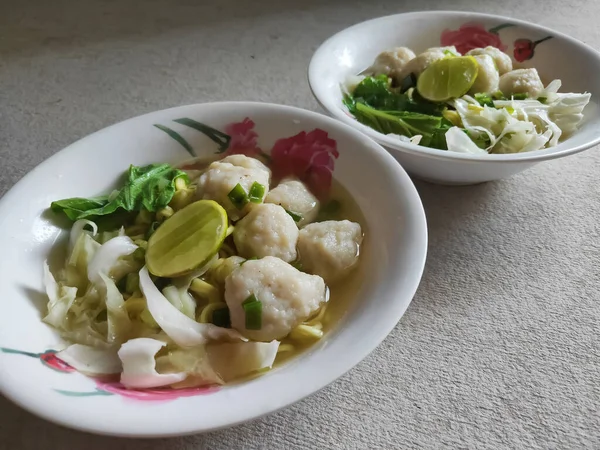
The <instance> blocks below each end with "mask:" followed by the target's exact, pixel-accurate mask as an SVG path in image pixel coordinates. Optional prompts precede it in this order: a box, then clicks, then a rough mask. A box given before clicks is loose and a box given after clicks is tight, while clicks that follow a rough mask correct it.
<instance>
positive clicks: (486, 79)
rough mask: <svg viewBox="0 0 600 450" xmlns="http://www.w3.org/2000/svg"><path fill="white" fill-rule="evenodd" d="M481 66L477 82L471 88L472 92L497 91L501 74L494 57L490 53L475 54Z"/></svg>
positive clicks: (470, 91)
mask: <svg viewBox="0 0 600 450" xmlns="http://www.w3.org/2000/svg"><path fill="white" fill-rule="evenodd" d="M473 58H475V60H476V61H477V65H478V66H479V71H478V72H477V78H475V83H473V86H472V87H471V89H470V90H469V93H471V94H477V93H479V92H488V93H492V92H497V91H498V83H499V82H500V74H499V73H498V70H497V69H496V65H495V64H494V59H493V58H492V57H491V56H490V55H475V56H473Z"/></svg>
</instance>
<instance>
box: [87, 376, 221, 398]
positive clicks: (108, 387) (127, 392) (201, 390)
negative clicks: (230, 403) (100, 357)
mask: <svg viewBox="0 0 600 450" xmlns="http://www.w3.org/2000/svg"><path fill="white" fill-rule="evenodd" d="M96 386H97V389H98V390H100V391H104V392H110V393H111V394H116V395H120V396H121V397H126V398H130V399H134V400H144V401H168V400H175V399H177V398H180V397H194V396H196V395H206V394H212V393H213V392H217V391H218V390H219V389H220V387H219V386H202V387H190V388H182V389H171V388H154V389H143V390H137V389H127V388H126V387H125V386H123V385H122V384H121V383H120V382H118V381H105V380H100V379H96Z"/></svg>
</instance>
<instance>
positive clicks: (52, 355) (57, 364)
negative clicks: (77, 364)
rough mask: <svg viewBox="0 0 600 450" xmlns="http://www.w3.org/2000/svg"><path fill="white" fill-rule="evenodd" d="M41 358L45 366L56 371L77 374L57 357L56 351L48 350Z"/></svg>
mask: <svg viewBox="0 0 600 450" xmlns="http://www.w3.org/2000/svg"><path fill="white" fill-rule="evenodd" d="M39 357H40V360H41V361H42V362H43V363H44V364H45V365H47V366H48V367H50V368H52V369H54V370H58V371H59V372H75V369H74V368H73V367H71V366H70V365H68V364H67V363H66V362H64V361H63V360H62V359H59V358H58V356H56V351H55V350H46V351H45V352H44V353H41V354H40V355H39Z"/></svg>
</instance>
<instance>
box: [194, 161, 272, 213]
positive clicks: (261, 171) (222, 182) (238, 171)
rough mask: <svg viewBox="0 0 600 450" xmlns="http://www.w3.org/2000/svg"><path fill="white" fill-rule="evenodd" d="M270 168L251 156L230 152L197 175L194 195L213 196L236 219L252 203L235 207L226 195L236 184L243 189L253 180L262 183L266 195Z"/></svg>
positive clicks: (248, 187) (247, 210) (246, 189)
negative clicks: (198, 177) (239, 207)
mask: <svg viewBox="0 0 600 450" xmlns="http://www.w3.org/2000/svg"><path fill="white" fill-rule="evenodd" d="M270 179H271V171H270V170H269V169H268V168H267V166H265V165H264V164H263V163H261V162H260V161H259V160H257V159H254V158H248V157H247V156H244V155H231V156H228V157H226V158H224V159H222V160H220V161H215V162H213V163H212V164H211V165H210V166H208V169H207V170H206V171H205V172H204V173H203V174H202V175H201V176H200V179H199V180H198V187H197V190H196V197H197V198H200V199H205V200H215V201H216V202H218V203H219V204H221V205H223V207H224V208H225V210H226V211H227V215H228V216H229V218H231V220H238V219H240V218H242V217H244V216H245V215H246V214H248V212H249V211H250V208H251V205H250V204H246V206H244V207H242V208H241V209H238V207H237V206H235V205H234V204H233V203H232V202H231V200H230V199H229V197H228V194H229V193H230V192H231V190H232V189H233V188H234V187H235V186H236V185H237V184H239V185H240V186H242V188H244V190H245V191H246V192H249V191H250V187H251V186H252V184H253V183H254V182H257V183H260V184H262V185H263V186H264V187H265V195H266V194H267V191H268V189H269V181H270Z"/></svg>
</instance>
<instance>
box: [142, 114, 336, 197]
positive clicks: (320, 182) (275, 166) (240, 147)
mask: <svg viewBox="0 0 600 450" xmlns="http://www.w3.org/2000/svg"><path fill="white" fill-rule="evenodd" d="M173 122H176V123H179V124H182V125H186V126H188V127H190V128H193V129H195V130H197V131H200V132H201V133H204V134H205V135H206V136H207V137H209V138H210V139H211V140H212V141H214V142H215V144H217V145H218V149H217V153H221V154H223V156H228V155H237V154H242V155H246V156H250V157H254V158H259V159H263V160H264V161H265V162H266V164H267V165H268V166H269V167H270V168H271V169H272V171H273V176H274V178H275V179H278V180H281V179H283V178H285V177H290V176H293V177H297V178H298V179H300V180H301V181H303V182H304V183H306V184H307V185H308V186H309V188H310V189H311V190H312V191H313V192H314V193H315V195H317V196H318V197H320V198H325V197H327V194H328V193H329V189H330V188H331V183H332V180H333V170H334V166H335V160H336V159H337V158H339V156H340V154H339V152H338V150H337V143H336V141H335V140H333V139H331V138H329V136H328V135H327V132H326V131H324V130H321V129H319V128H316V129H314V130H312V131H309V132H306V131H301V132H300V133H298V134H296V135H295V136H291V137H288V138H281V139H278V140H277V141H276V142H275V144H274V145H273V147H272V148H271V150H270V152H268V153H267V152H265V151H264V150H262V149H261V148H260V147H259V146H258V134H257V133H256V131H255V130H254V126H255V124H254V122H253V121H252V120H251V119H250V118H249V117H246V118H245V119H244V120H242V121H241V122H235V123H231V124H229V125H227V126H226V127H225V132H222V131H219V130H216V129H214V128H212V127H210V126H208V125H206V124H203V123H200V122H197V121H195V120H193V119H190V118H182V119H176V120H174V121H173ZM154 126H155V127H156V128H158V129H159V130H162V131H164V132H165V133H167V134H168V135H169V136H170V137H172V138H173V139H174V140H175V141H177V142H178V143H180V144H181V145H182V146H183V147H184V148H185V149H186V150H187V151H188V152H189V153H190V155H192V156H196V153H195V152H194V150H193V148H192V146H191V145H190V144H189V143H188V141H187V140H186V139H185V138H184V137H183V136H181V134H179V133H177V132H176V131H174V130H172V129H171V128H169V127H167V126H165V125H159V124H155V125H154ZM183 168H189V169H193V168H194V165H193V164H192V165H189V166H184V167H183Z"/></svg>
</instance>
